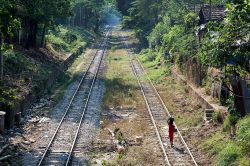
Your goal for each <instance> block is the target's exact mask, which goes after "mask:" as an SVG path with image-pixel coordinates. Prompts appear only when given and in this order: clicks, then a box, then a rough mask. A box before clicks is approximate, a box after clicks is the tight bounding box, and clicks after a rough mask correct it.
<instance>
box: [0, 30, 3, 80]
mask: <svg viewBox="0 0 250 166" xmlns="http://www.w3.org/2000/svg"><path fill="white" fill-rule="evenodd" d="M2 46H3V34H2V32H0V79H1V80H3V51H2Z"/></svg>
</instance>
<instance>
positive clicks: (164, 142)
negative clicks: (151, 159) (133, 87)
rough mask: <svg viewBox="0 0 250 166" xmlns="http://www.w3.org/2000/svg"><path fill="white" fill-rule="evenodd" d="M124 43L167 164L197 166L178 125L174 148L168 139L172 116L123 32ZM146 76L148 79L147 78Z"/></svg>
mask: <svg viewBox="0 0 250 166" xmlns="http://www.w3.org/2000/svg"><path fill="white" fill-rule="evenodd" d="M121 36H122V40H123V44H124V46H125V48H126V50H127V52H128V55H129V56H130V59H131V60H130V65H131V68H132V70H133V73H134V75H135V76H136V77H137V81H138V84H139V86H140V88H141V93H142V95H143V97H144V100H145V103H146V105H147V109H148V113H149V115H150V118H151V122H152V124H153V127H154V129H155V133H156V135H157V138H158V142H159V144H160V147H161V150H162V153H163V157H164V159H165V162H166V165H169V166H170V165H176V166H191V165H195V166H197V163H196V161H195V159H194V157H193V155H192V153H191V151H190V150H189V148H188V146H187V144H186V142H185V140H184V139H183V137H182V135H181V133H180V131H179V129H178V127H177V126H176V124H175V126H176V128H177V133H175V136H174V145H175V146H174V148H172V147H171V145H170V142H169V139H168V123H167V119H168V118H169V117H170V116H171V115H170V113H169V111H168V109H167V107H166V105H165V103H164V102H163V100H162V98H161V96H160V94H159V93H158V91H157V89H156V88H155V86H154V85H153V83H152V81H151V80H150V78H149V77H148V76H147V73H146V71H145V70H144V68H143V66H142V64H141V63H140V61H139V60H138V59H137V58H136V57H131V55H132V51H131V50H130V49H129V48H128V45H127V43H126V41H125V37H124V36H123V34H121ZM145 76H146V79H145Z"/></svg>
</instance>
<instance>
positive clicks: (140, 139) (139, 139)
mask: <svg viewBox="0 0 250 166" xmlns="http://www.w3.org/2000/svg"><path fill="white" fill-rule="evenodd" d="M142 139H143V137H142V136H136V137H135V141H136V142H137V143H142Z"/></svg>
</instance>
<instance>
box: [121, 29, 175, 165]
mask: <svg viewBox="0 0 250 166" xmlns="http://www.w3.org/2000/svg"><path fill="white" fill-rule="evenodd" d="M122 37H123V38H124V35H123V34H122ZM123 44H124V46H125V48H126V50H127V52H128V46H127V44H126V43H125V42H124V43H123ZM128 55H129V56H130V54H129V53H128ZM129 62H130V66H131V68H132V71H133V73H134V75H135V76H136V79H137V82H138V84H139V86H140V89H141V93H142V96H143V99H144V101H145V103H146V105H147V110H148V112H149V115H150V118H151V121H152V123H153V126H154V128H155V132H156V135H157V138H158V140H159V143H160V146H161V149H162V151H163V155H164V158H165V161H166V163H167V165H169V166H170V165H171V164H170V162H169V160H168V156H167V152H166V150H165V148H164V145H163V142H162V138H161V136H160V132H159V130H158V128H157V125H156V122H155V120H154V117H153V114H152V111H151V108H150V106H149V103H148V99H147V98H146V95H145V93H144V90H143V87H142V84H141V81H140V79H139V77H138V74H137V73H136V71H135V67H134V65H133V63H132V61H131V59H129Z"/></svg>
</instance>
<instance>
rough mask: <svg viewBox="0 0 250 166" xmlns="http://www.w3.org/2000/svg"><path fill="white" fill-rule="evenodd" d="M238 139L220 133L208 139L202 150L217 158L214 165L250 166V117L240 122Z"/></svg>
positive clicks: (201, 146)
mask: <svg viewBox="0 0 250 166" xmlns="http://www.w3.org/2000/svg"><path fill="white" fill-rule="evenodd" d="M237 126H238V129H237V133H236V138H235V139H231V138H230V136H229V133H228V132H223V131H222V128H221V130H220V131H218V132H216V134H214V135H212V136H211V137H208V138H206V139H205V140H203V142H202V143H201V145H200V148H202V149H203V150H205V151H207V152H208V154H209V155H210V156H213V157H214V158H215V160H214V163H213V165H218V166H227V165H240V166H245V165H250V161H249V157H250V143H249V139H250V116H249V115H248V116H246V117H245V118H243V119H241V120H239V122H238V123H237Z"/></svg>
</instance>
